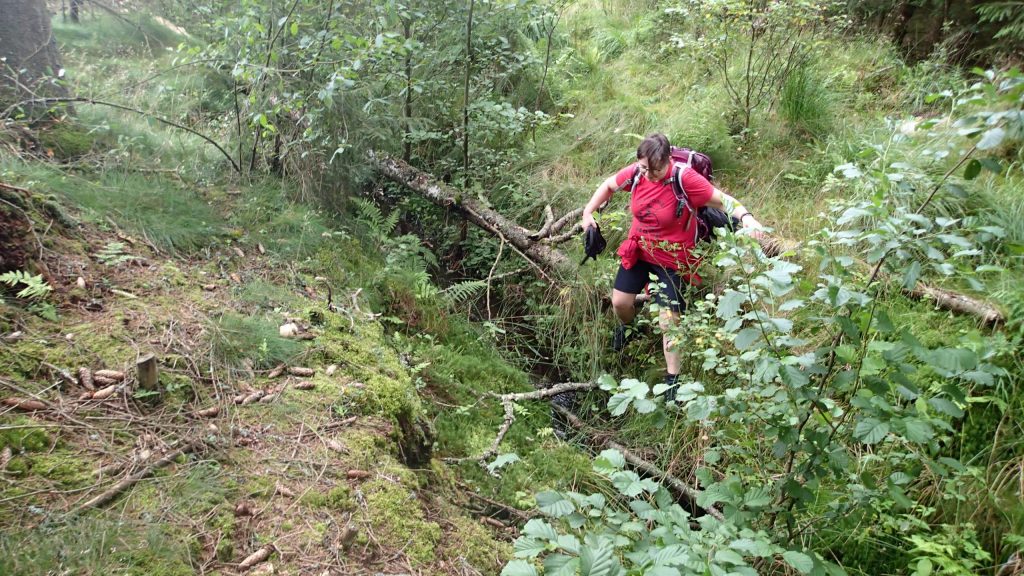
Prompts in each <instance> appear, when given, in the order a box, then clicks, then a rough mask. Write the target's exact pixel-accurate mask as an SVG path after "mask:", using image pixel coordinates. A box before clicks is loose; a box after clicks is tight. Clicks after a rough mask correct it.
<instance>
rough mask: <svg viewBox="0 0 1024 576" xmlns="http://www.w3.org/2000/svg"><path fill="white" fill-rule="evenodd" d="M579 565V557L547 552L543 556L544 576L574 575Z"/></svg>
mask: <svg viewBox="0 0 1024 576" xmlns="http://www.w3.org/2000/svg"><path fill="white" fill-rule="evenodd" d="M579 565H580V559H579V558H573V557H572V556H566V555H565V554H549V555H548V556H546V557H545V558H544V576H574V575H575V574H576V569H577V568H578V567H579Z"/></svg>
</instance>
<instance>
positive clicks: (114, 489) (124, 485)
mask: <svg viewBox="0 0 1024 576" xmlns="http://www.w3.org/2000/svg"><path fill="white" fill-rule="evenodd" d="M202 446H203V441H202V440H195V441H192V442H189V443H188V444H186V445H184V446H182V447H181V448H178V449H177V450H175V451H173V452H169V453H167V454H166V455H164V457H163V458H161V459H159V460H157V461H155V462H153V463H152V464H150V465H149V466H146V467H145V468H142V469H141V470H139V471H138V472H135V473H134V474H130V475H128V476H126V477H124V478H123V479H121V481H119V482H118V483H117V484H114V485H113V486H111V487H110V488H108V489H107V490H106V491H104V492H103V493H102V494H99V495H97V496H94V497H92V498H90V499H89V500H88V501H86V502H84V503H82V504H79V505H78V506H76V507H75V508H74V509H73V510H71V511H70V512H68V514H67V516H68V517H69V518H70V517H74V516H78V515H79V514H81V513H82V512H84V511H86V510H88V509H90V508H97V507H100V506H103V505H105V504H107V503H109V502H110V501H112V500H113V499H114V498H117V496H118V495H120V494H121V493H122V492H124V491H125V490H127V489H128V488H130V487H132V486H133V485H135V483H137V482H138V481H139V480H142V479H144V478H146V477H148V476H149V475H151V474H153V473H154V472H156V471H157V470H159V469H160V468H163V467H164V466H167V465H168V464H170V463H171V462H174V461H175V460H176V459H177V458H178V457H179V456H181V455H183V454H189V453H191V452H194V451H196V450H197V449H199V448H200V447H202Z"/></svg>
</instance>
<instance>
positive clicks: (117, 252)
mask: <svg viewBox="0 0 1024 576" xmlns="http://www.w3.org/2000/svg"><path fill="white" fill-rule="evenodd" d="M125 248H127V245H125V243H124V242H107V244H106V245H105V246H103V249H102V250H100V251H99V252H97V253H96V259H97V260H99V261H100V262H101V263H103V264H106V265H107V266H117V265H118V264H123V263H125V262H131V261H132V260H138V256H132V255H131V254H128V253H127V252H125Z"/></svg>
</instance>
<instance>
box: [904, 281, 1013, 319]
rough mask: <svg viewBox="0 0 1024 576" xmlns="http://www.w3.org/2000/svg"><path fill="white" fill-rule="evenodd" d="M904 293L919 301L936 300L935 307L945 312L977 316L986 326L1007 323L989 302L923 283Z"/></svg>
mask: <svg viewBox="0 0 1024 576" xmlns="http://www.w3.org/2000/svg"><path fill="white" fill-rule="evenodd" d="M903 292H904V294H907V295H908V296H910V297H911V298H916V299H918V300H924V299H926V298H931V299H933V300H935V306H936V307H937V308H941V309H943V310H949V311H951V312H957V313H959V314H970V315H972V316H977V317H978V318H980V319H981V322H982V323H983V324H984V325H986V326H998V325H1000V324H1003V323H1004V322H1005V321H1006V318H1005V317H1004V316H1003V313H1002V312H1000V311H999V310H996V309H995V308H994V307H993V306H991V305H990V304H988V303H987V302H982V301H981V300H977V299H975V298H971V297H970V296H967V295H965V294H959V293H957V292H952V291H950V290H944V289H942V288H936V287H934V286H927V285H925V284H921V283H918V284H917V286H915V287H914V289H913V290H904V291H903Z"/></svg>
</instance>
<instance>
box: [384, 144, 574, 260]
mask: <svg viewBox="0 0 1024 576" xmlns="http://www.w3.org/2000/svg"><path fill="white" fill-rule="evenodd" d="M368 157H369V159H370V162H372V163H373V164H374V165H375V166H376V167H377V169H378V170H379V171H380V173H381V174H383V175H384V176H385V177H387V178H389V179H391V180H393V181H395V182H397V183H399V184H401V185H403V186H405V187H407V188H409V189H410V190H412V191H414V192H418V193H419V194H421V195H423V196H424V197H425V198H427V199H428V200H430V201H431V202H433V203H435V204H437V205H438V206H442V207H456V208H457V209H459V210H460V211H462V212H463V214H465V215H466V217H467V219H468V220H470V221H471V222H473V223H474V224H476V225H477V226H480V227H481V228H484V229H485V230H487V231H489V232H492V233H494V232H495V231H500V232H501V235H502V236H503V237H504V238H505V239H506V241H507V242H508V243H509V245H511V247H512V249H513V250H516V251H518V252H520V253H521V254H523V255H524V256H526V257H527V259H528V260H529V261H531V262H533V263H536V264H539V265H540V266H541V267H542V268H544V269H546V270H548V271H557V272H562V273H569V272H571V271H572V268H573V266H572V260H570V259H569V258H568V257H567V256H566V255H565V254H563V253H562V252H560V251H558V250H556V249H553V248H551V247H549V246H545V245H543V244H540V243H538V242H534V241H533V240H531V239H530V231H529V230H526V229H525V228H523V227H522V226H520V225H518V224H516V223H515V222H513V221H511V220H509V219H508V218H506V217H505V216H503V215H501V214H500V213H498V212H497V211H495V210H492V209H491V208H488V207H486V206H484V205H482V203H480V202H478V201H476V200H475V199H473V198H470V197H467V196H465V195H464V194H463V193H462V191H460V190H456V189H454V188H451V187H450V186H448V185H447V184H445V183H444V182H441V181H440V180H438V179H436V178H434V177H433V176H431V175H430V174H427V173H426V172H423V171H422V170H418V169H416V168H413V167H412V166H410V165H409V164H407V163H406V162H403V161H402V160H399V159H397V158H392V157H390V156H387V155H379V154H377V153H375V152H373V151H370V152H368Z"/></svg>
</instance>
